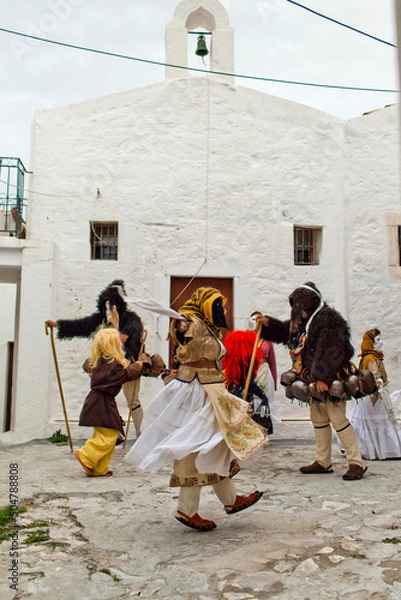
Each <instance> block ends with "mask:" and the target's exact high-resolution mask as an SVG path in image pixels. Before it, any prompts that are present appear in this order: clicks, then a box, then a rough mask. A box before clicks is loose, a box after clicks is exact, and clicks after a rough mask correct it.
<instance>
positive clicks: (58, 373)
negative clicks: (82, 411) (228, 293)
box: [46, 325, 74, 452]
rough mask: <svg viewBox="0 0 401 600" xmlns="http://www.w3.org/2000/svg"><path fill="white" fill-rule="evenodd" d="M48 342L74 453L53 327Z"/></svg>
mask: <svg viewBox="0 0 401 600" xmlns="http://www.w3.org/2000/svg"><path fill="white" fill-rule="evenodd" d="M46 335H49V327H48V326H47V325H46ZM50 341H51V346H52V351H53V359H54V368H55V369H56V375H57V382H58V389H59V390H60V396H61V404H62V407H63V413H64V421H65V426H66V428H67V435H68V441H69V442H70V448H71V452H74V448H73V446H72V437H71V431H70V425H69V423H68V417H67V409H66V406H65V400H64V392H63V386H62V383H61V377H60V369H59V368H58V360H57V352H56V344H55V343H54V331H53V327H50Z"/></svg>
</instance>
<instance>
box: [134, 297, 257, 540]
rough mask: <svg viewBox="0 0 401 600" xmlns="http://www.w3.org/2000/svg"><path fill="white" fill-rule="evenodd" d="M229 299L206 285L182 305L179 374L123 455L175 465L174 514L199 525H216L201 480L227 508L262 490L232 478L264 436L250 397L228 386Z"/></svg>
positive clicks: (176, 327)
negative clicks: (239, 489) (243, 488)
mask: <svg viewBox="0 0 401 600" xmlns="http://www.w3.org/2000/svg"><path fill="white" fill-rule="evenodd" d="M225 303H226V298H224V297H223V296H222V294H221V293H220V292H219V291H218V290H216V289H214V288H210V287H202V288H199V289H198V290H196V292H195V293H194V294H193V295H192V296H191V298H190V300H188V301H187V302H186V303H185V304H184V306H182V307H181V308H180V309H179V312H180V313H181V314H182V315H183V317H184V318H183V319H182V320H177V319H175V320H173V321H172V324H171V327H170V333H171V336H172V338H173V341H174V344H175V346H176V354H175V356H176V359H177V361H178V363H179V367H178V372H177V376H176V378H175V379H173V380H172V381H171V382H170V383H168V384H167V385H166V387H165V388H164V389H163V390H161V391H160V392H159V393H158V394H157V395H156V397H155V398H154V400H153V401H152V402H151V404H150V405H149V407H148V408H147V410H146V411H145V416H144V421H143V428H142V433H141V436H140V437H139V439H138V440H137V442H136V443H135V445H134V446H133V447H132V448H131V450H130V451H129V452H128V454H127V455H126V458H127V459H128V460H129V461H131V462H132V463H133V464H134V465H135V466H136V467H138V468H139V469H143V470H146V471H150V472H152V473H153V472H156V471H158V470H159V469H161V468H162V467H164V466H165V465H171V466H173V467H174V468H173V475H172V476H171V479H170V486H179V487H180V495H179V500H178V508H177V511H176V514H175V518H176V519H177V520H178V521H180V522H181V523H183V524H184V525H187V526H188V527H191V528H193V529H198V530H201V531H208V530H210V529H214V527H216V524H215V523H214V521H211V520H207V519H203V518H202V517H201V516H200V515H199V514H198V508H199V502H200V492H201V489H202V487H203V486H205V485H211V486H212V487H213V490H214V492H215V493H216V495H217V497H218V498H219V500H220V501H221V502H222V504H223V506H224V509H225V511H226V513H227V514H234V513H237V512H239V511H241V510H244V509H245V508H248V507H249V506H252V505H253V504H255V503H256V502H257V501H258V500H259V499H260V498H261V496H262V494H263V492H259V491H254V492H252V493H251V494H249V495H248V496H239V495H237V493H236V490H235V486H234V484H233V482H232V481H231V477H232V476H233V475H235V473H237V472H238V470H239V466H238V463H237V461H236V460H235V459H240V460H251V459H252V458H254V457H255V455H256V453H257V452H258V450H259V449H260V448H262V447H263V446H264V445H266V437H265V434H264V430H263V429H262V428H261V427H259V426H258V425H257V424H256V423H255V422H254V421H252V419H251V418H250V417H249V416H248V414H247V408H248V404H247V402H245V401H243V400H241V399H240V398H237V397H236V396H233V395H232V394H230V393H228V391H227V390H226V388H225V386H224V379H225V378H224V375H223V374H222V371H221V364H220V360H221V358H222V357H223V355H224V352H225V349H224V346H223V344H222V342H221V341H220V340H221V337H222V335H221V331H220V328H221V327H227V324H226V320H225V310H224V308H223V306H224V304H225Z"/></svg>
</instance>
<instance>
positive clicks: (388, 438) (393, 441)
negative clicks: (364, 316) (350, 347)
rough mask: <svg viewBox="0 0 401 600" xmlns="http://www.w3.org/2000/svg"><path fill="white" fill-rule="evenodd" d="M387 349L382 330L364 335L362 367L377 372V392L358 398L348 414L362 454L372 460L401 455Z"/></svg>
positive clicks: (374, 330) (360, 365) (360, 363)
mask: <svg viewBox="0 0 401 600" xmlns="http://www.w3.org/2000/svg"><path fill="white" fill-rule="evenodd" d="M383 350H384V346H383V342H382V339H381V335H380V331H379V329H369V331H366V332H365V333H364V334H363V337H362V343H361V353H360V355H359V356H360V357H361V359H360V362H359V368H360V369H362V370H363V369H368V370H369V371H371V372H372V373H373V375H374V376H375V380H376V385H377V392H376V393H373V394H371V395H370V396H365V397H363V398H361V399H359V400H357V404H356V405H355V406H354V407H353V409H352V410H351V411H350V413H349V415H348V418H349V420H350V422H351V423H352V426H353V428H354V429H355V433H356V437H357V439H358V444H359V448H360V450H361V454H362V456H363V457H364V458H366V459H368V460H384V459H388V458H401V431H400V430H399V427H400V426H399V424H398V422H397V419H396V416H395V414H394V407H393V404H392V402H391V399H390V395H389V393H388V391H387V389H386V386H387V384H388V378H387V373H386V369H385V367H384V362H383V359H384V353H383Z"/></svg>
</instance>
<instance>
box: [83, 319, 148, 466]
mask: <svg viewBox="0 0 401 600" xmlns="http://www.w3.org/2000/svg"><path fill="white" fill-rule="evenodd" d="M84 369H85V370H86V371H87V372H89V373H90V375H91V391H90V392H89V394H88V396H87V397H86V399H85V402H84V405H83V407H82V411H81V414H80V417H79V425H81V426H84V427H93V434H92V437H90V438H89V439H88V440H87V442H86V443H85V445H84V446H82V448H80V449H79V450H77V451H76V452H75V456H76V458H77V460H78V461H79V462H80V463H81V465H82V467H83V469H84V471H85V473H86V474H87V475H90V476H92V477H99V476H110V475H113V471H109V468H108V467H109V462H110V460H111V458H112V456H113V452H114V448H115V445H116V442H117V439H118V437H119V436H120V434H121V435H123V436H124V428H123V423H122V419H121V416H120V414H119V412H118V408H117V404H116V401H115V397H116V396H117V394H118V393H119V392H120V390H121V386H122V385H123V384H124V383H125V382H126V381H132V380H134V379H139V377H140V376H141V375H142V374H143V362H142V361H136V362H130V361H129V360H128V359H127V358H126V357H125V355H124V352H123V349H122V346H121V341H120V336H119V333H118V331H117V329H114V328H113V327H106V328H101V329H99V330H98V331H97V333H96V334H95V336H94V338H93V342H92V348H91V357H90V359H88V360H87V361H86V362H85V364H84Z"/></svg>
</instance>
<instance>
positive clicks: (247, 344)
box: [222, 330, 273, 433]
mask: <svg viewBox="0 0 401 600" xmlns="http://www.w3.org/2000/svg"><path fill="white" fill-rule="evenodd" d="M255 344H256V333H255V332H254V331H240V330H237V331H230V332H229V333H227V335H226V337H225V339H224V345H225V347H226V354H225V356H224V357H223V360H222V365H223V373H224V375H225V377H226V382H225V385H226V388H227V389H228V391H229V392H230V393H231V394H234V395H235V396H238V397H239V398H244V393H245V387H246V383H247V379H248V371H249V368H250V364H251V359H252V355H253V352H254V348H255ZM262 363H263V354H262V349H261V348H260V346H258V347H257V348H256V353H255V361H254V364H253V369H252V373H251V374H250V377H249V385H248V390H247V396H246V398H244V400H246V401H247V402H248V404H249V414H251V415H252V419H253V420H254V421H256V422H257V423H259V424H260V425H262V426H263V427H264V428H265V429H266V431H267V433H273V424H272V421H271V417H270V405H269V399H268V398H267V396H266V394H265V393H264V391H263V390H262V388H261V387H260V386H259V385H258V384H257V382H256V381H255V377H256V373H257V372H258V369H259V367H260V365H261V364H262Z"/></svg>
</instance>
